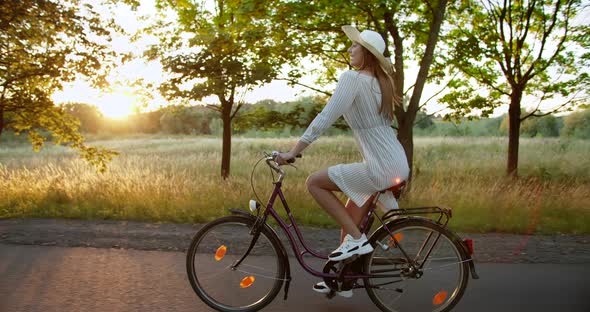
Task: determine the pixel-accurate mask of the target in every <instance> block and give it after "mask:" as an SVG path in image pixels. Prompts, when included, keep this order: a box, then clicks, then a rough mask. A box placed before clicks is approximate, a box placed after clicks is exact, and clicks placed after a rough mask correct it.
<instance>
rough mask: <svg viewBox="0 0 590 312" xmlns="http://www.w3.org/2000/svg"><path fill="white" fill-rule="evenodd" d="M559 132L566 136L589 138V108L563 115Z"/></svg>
mask: <svg viewBox="0 0 590 312" xmlns="http://www.w3.org/2000/svg"><path fill="white" fill-rule="evenodd" d="M561 133H562V135H563V136H566V137H573V138H578V139H590V108H586V109H584V110H579V111H576V112H573V113H571V114H570V115H567V116H565V117H564V126H563V128H562V129H561Z"/></svg>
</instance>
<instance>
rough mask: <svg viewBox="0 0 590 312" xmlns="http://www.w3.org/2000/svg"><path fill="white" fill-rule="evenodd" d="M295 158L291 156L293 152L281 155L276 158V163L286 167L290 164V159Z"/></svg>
mask: <svg viewBox="0 0 590 312" xmlns="http://www.w3.org/2000/svg"><path fill="white" fill-rule="evenodd" d="M293 158H295V155H293V154H291V152H286V153H279V154H278V155H277V157H276V158H275V161H276V162H277V164H279V165H286V164H288V161H289V159H293Z"/></svg>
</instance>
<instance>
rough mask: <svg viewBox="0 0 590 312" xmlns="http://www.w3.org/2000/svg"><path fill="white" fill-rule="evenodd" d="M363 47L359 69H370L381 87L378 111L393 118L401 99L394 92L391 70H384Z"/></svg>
mask: <svg viewBox="0 0 590 312" xmlns="http://www.w3.org/2000/svg"><path fill="white" fill-rule="evenodd" d="M361 47H362V49H363V63H362V65H361V66H360V68H359V70H368V71H370V72H371V73H372V74H373V76H374V77H375V78H377V81H378V82H379V87H380V88H381V108H380V109H379V113H381V114H383V115H385V116H386V117H387V118H389V119H391V120H393V112H394V109H395V107H396V106H398V105H400V104H401V99H400V98H399V97H398V96H397V95H396V94H395V91H396V90H395V84H394V83H393V77H392V74H393V73H392V72H388V71H390V70H389V69H388V71H385V70H384V69H383V67H382V66H381V63H380V62H379V60H378V59H377V58H376V57H375V56H374V55H373V54H372V53H371V52H370V51H369V50H367V49H366V48H365V47H363V46H361Z"/></svg>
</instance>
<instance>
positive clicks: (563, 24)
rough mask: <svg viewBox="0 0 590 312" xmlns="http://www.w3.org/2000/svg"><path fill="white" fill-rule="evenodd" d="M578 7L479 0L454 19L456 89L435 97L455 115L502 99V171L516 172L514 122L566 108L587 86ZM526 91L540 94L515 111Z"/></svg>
mask: <svg viewBox="0 0 590 312" xmlns="http://www.w3.org/2000/svg"><path fill="white" fill-rule="evenodd" d="M583 9H584V6H583V4H582V3H581V1H580V0H557V1H555V0H515V1H512V0H504V1H493V0H482V1H481V2H473V3H472V5H470V6H468V7H466V8H465V12H464V13H465V14H464V15H462V16H458V18H457V19H456V20H454V27H455V29H454V31H453V32H451V34H450V37H449V38H450V41H449V45H450V46H451V47H452V49H451V50H450V51H451V52H449V53H448V55H449V61H451V62H452V64H453V66H452V67H450V68H452V69H453V70H455V69H458V70H459V71H460V72H461V73H462V74H463V76H464V79H461V80H459V79H457V80H453V81H452V82H451V85H452V86H453V87H454V88H455V90H454V91H453V92H451V93H449V94H447V95H446V96H444V97H443V99H442V102H444V103H446V104H448V105H449V107H450V108H452V109H454V110H455V114H456V115H459V116H460V115H465V114H469V113H472V112H474V111H479V112H480V113H481V114H482V115H489V114H490V113H491V112H492V111H493V110H494V109H495V108H496V107H498V106H499V105H501V104H502V103H503V98H507V99H508V101H509V110H508V131H509V134H508V136H509V142H508V157H507V166H506V172H507V174H508V175H511V176H517V175H518V147H519V135H520V128H521V123H522V122H524V121H525V120H527V119H528V118H530V117H534V116H544V115H548V114H550V113H553V112H556V111H559V110H563V109H568V108H572V107H574V106H575V104H576V103H577V102H579V101H580V100H581V99H582V98H583V97H584V93H587V91H588V90H589V89H590V88H589V82H590V78H589V73H588V68H589V66H588V65H590V64H589V61H590V53H588V47H589V45H590V40H589V38H590V37H589V36H588V34H589V33H590V27H589V26H588V25H584V24H580V23H579V22H576V18H577V17H579V13H580V12H581V10H583ZM459 17H462V18H459ZM473 82H475V83H476V84H477V85H474V84H473ZM479 86H483V87H484V88H485V89H487V94H483V92H482V91H481V89H480V88H479ZM557 96H560V97H561V98H563V99H564V100H563V101H562V102H561V104H560V105H557V106H556V107H555V109H552V110H548V111H541V110H540V104H541V102H544V101H545V100H548V99H551V98H554V97H557ZM527 97H528V98H529V99H530V98H537V99H540V100H539V102H538V105H537V106H536V108H533V109H532V110H531V111H530V112H529V113H526V114H521V112H523V110H522V102H523V100H524V99H525V98H527Z"/></svg>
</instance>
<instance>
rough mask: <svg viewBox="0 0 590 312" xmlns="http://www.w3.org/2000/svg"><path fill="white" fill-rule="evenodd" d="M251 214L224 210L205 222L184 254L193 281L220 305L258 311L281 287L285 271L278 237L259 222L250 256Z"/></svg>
mask: <svg viewBox="0 0 590 312" xmlns="http://www.w3.org/2000/svg"><path fill="white" fill-rule="evenodd" d="M253 225H254V219H252V218H248V217H245V216H228V217H223V218H220V219H217V220H215V221H212V222H211V223H208V224H207V225H205V226H204V227H203V228H202V229H201V230H200V231H199V232H198V233H197V234H196V235H195V237H194V238H193V241H192V243H191V246H190V248H189V250H188V254H187V263H186V265H187V273H188V278H189V280H190V283H191V286H192V287H193V289H194V291H195V292H196V293H197V295H198V296H199V297H200V298H201V300H203V301H204V302H205V303H206V304H207V305H209V306H210V307H212V308H213V309H216V310H218V311H226V312H232V311H257V310H260V309H261V308H263V307H264V306H266V305H267V304H269V303H270V302H271V301H272V300H273V299H274V297H275V296H276V295H277V294H278V293H279V291H280V289H281V286H282V284H283V279H284V276H285V265H284V263H283V260H284V259H282V257H283V254H282V253H281V249H280V248H281V245H280V241H279V240H278V238H277V237H276V235H273V234H272V233H271V232H270V231H268V230H267V229H266V228H264V227H263V228H262V230H261V232H260V236H259V237H258V239H257V241H256V244H255V245H254V246H253V247H252V249H251V250H250V252H249V254H248V256H247V257H246V258H245V259H243V261H242V262H241V263H239V264H237V263H238V261H239V260H240V259H242V256H243V255H244V254H245V253H246V252H247V250H248V249H249V247H250V243H251V242H252V238H253V236H252V234H251V229H252V226H253Z"/></svg>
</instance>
